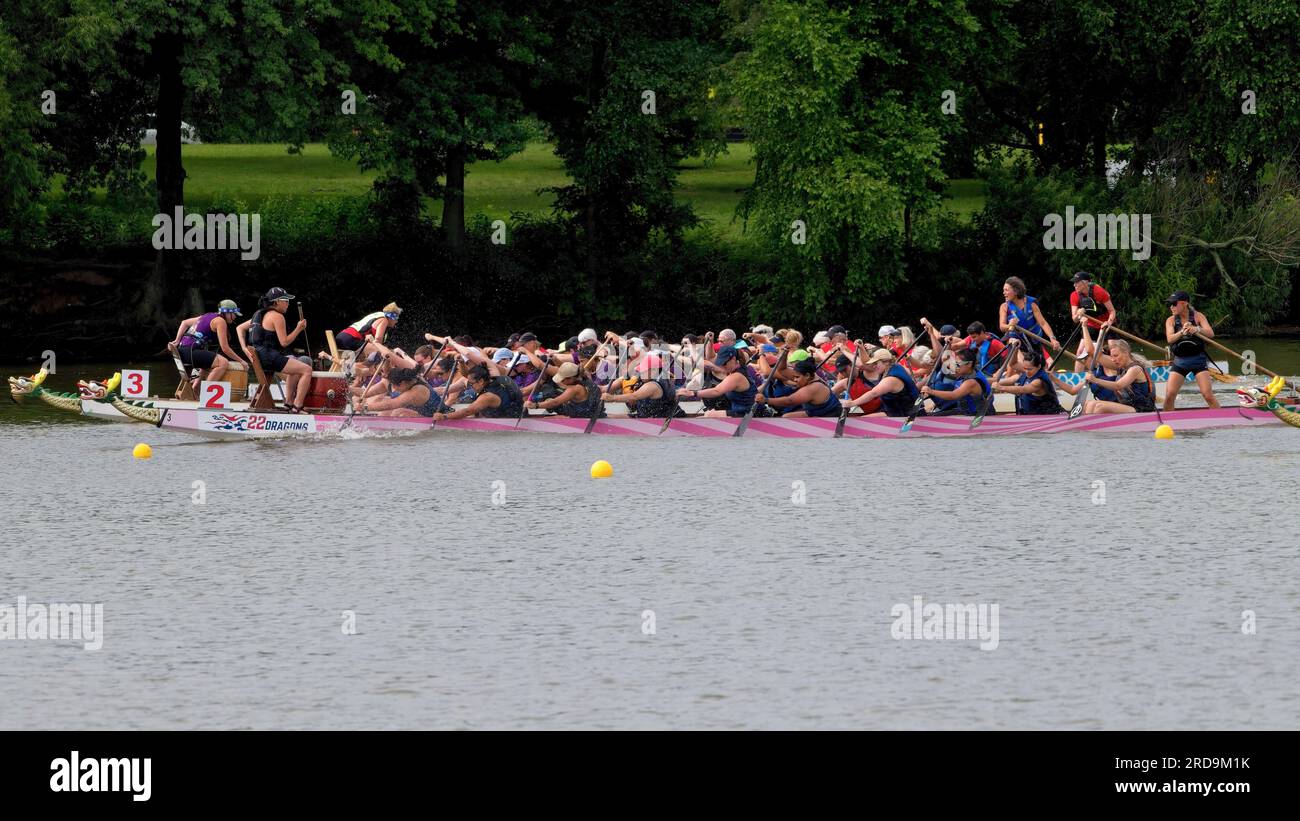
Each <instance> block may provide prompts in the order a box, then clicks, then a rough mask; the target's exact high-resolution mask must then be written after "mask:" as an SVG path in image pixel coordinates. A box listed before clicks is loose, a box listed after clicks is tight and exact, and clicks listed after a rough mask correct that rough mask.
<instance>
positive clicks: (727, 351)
mask: <svg viewBox="0 0 1300 821" xmlns="http://www.w3.org/2000/svg"><path fill="white" fill-rule="evenodd" d="M809 361H811V360H809ZM713 365H714V369H715V370H716V371H717V372H718V373H721V374H722V378H721V379H720V380H719V381H718V384H717V385H714V386H713V387H711V388H704V389H702V390H697V391H693V390H686V389H682V390H680V391H678V392H677V395H678V396H680V397H681V398H682V399H701V400H707V399H717V398H720V397H721V398H724V399H725V400H726V402H727V406H726V409H725V410H710V411H706V412H705V416H732V417H735V416H744V415H745V414H746V413H747V412H748V411H749V407H750V405H753V404H754V395H755V394H756V393H758V382H757V379H756V377H755V376H754V374H753V372H752V371H750V369H749V367H748V366H746V365H744V364H742V362H741V359H740V351H738V350H736V347H735V346H734V345H728V346H727V347H725V348H722V349H720V350H719V351H718V353H717V356H716V357H715V358H714V359H713Z"/></svg>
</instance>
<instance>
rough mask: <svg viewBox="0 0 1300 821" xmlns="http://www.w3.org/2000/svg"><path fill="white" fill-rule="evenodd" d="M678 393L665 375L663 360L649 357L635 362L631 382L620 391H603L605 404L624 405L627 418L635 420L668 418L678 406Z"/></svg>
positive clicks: (671, 381) (655, 356) (652, 356)
mask: <svg viewBox="0 0 1300 821" xmlns="http://www.w3.org/2000/svg"><path fill="white" fill-rule="evenodd" d="M619 387H620V388H621V387H622V386H621V385H619ZM680 393H685V391H681V392H680ZM678 394H679V391H678V390H677V387H676V386H675V385H674V384H673V380H672V379H669V378H668V376H667V374H666V373H665V370H664V365H663V358H662V357H661V356H660V355H659V354H650V355H648V356H646V357H645V358H643V359H642V360H641V361H640V362H638V363H637V367H636V381H635V382H634V383H632V384H631V385H629V386H627V389H623V390H621V392H613V391H606V392H605V393H604V396H603V398H604V400H605V402H607V403H608V402H623V403H626V404H627V412H628V415H630V416H634V417H636V418H637V419H667V418H668V416H669V415H670V414H671V413H672V412H673V409H674V408H675V407H676V406H677V396H678Z"/></svg>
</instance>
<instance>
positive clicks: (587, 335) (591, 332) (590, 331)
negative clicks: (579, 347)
mask: <svg viewBox="0 0 1300 821" xmlns="http://www.w3.org/2000/svg"><path fill="white" fill-rule="evenodd" d="M596 339H597V337H596V329H595V328H583V329H582V331H581V333H579V334H578V342H580V343H581V342H595V341H596Z"/></svg>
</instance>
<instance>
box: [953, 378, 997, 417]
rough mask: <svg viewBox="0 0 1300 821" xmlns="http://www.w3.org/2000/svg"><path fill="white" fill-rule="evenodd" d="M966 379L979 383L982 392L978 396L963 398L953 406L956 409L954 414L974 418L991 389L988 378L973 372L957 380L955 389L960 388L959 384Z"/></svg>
mask: <svg viewBox="0 0 1300 821" xmlns="http://www.w3.org/2000/svg"><path fill="white" fill-rule="evenodd" d="M968 379H974V380H975V381H976V382H979V383H980V388H981V389H982V390H983V391H984V392H983V393H982V394H980V395H979V396H963V397H962V398H961V399H958V400H957V401H956V402H954V403H953V404H954V405H955V406H956V407H957V410H956V411H955V413H958V414H962V415H965V416H974V415H975V414H977V413H979V409H980V407H981V406H982V405H983V403H984V400H985V399H987V398H988V395H989V394H990V393H992V391H993V389H992V388H991V387H990V386H989V378H988V377H987V376H985V375H984V374H983V373H981V372H980V371H975V372H974V373H972V374H971V375H970V376H966V377H963V378H961V379H958V380H957V382H956V385H957V387H961V384H962V383H963V382H965V381H967V380H968Z"/></svg>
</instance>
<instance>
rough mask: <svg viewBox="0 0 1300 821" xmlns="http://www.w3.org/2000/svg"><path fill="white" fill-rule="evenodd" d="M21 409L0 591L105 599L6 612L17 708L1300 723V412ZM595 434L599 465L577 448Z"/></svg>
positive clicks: (889, 722) (251, 719)
mask: <svg viewBox="0 0 1300 821" xmlns="http://www.w3.org/2000/svg"><path fill="white" fill-rule="evenodd" d="M18 418H20V417H16V416H15V415H14V414H13V412H12V409H11V408H7V409H6V410H5V411H4V420H5V421H7V422H13V421H15V420H16V419H18ZM0 432H2V433H3V434H4V435H5V437H6V446H5V454H6V461H7V463H8V464H7V467H8V476H9V477H10V481H9V482H6V483H4V484H3V485H2V486H0V506H2V507H3V509H4V510H6V511H7V512H8V513H7V519H8V521H7V522H6V525H7V529H8V534H9V537H8V538H7V539H6V542H5V547H4V554H3V556H4V561H3V563H2V565H0V567H2V569H0V581H2V582H3V584H0V603H13V602H14V600H15V598H16V597H17V596H19V595H24V596H26V597H27V599H28V600H29V601H30V602H42V601H45V602H48V601H98V602H103V603H104V610H105V622H106V624H105V630H106V639H105V642H104V648H103V649H102V650H101V651H99V652H97V653H95V652H84V651H82V650H81V649H80V647H79V646H74V645H71V644H65V643H57V642H28V641H23V642H15V641H4V642H0V654H2V655H0V686H2V687H3V688H4V691H5V692H8V693H20V692H21V693H22V694H23V696H22V697H21V698H8V699H4V700H3V702H0V727H4V728H22V729H27V728H46V729H52V728H67V729H72V728H124V727H125V728H164V727H174V728H320V727H334V728H403V727H406V728H444V727H451V728H463V727H475V728H485V727H488V728H505V727H532V728H572V727H636V728H652V727H718V728H723V727H762V728H834V727H858V728H1053V727H1057V728H1178V729H1190V728H1215V729H1218V728H1235V727H1260V728H1283V727H1285V728H1291V729H1294V728H1297V727H1300V696H1298V695H1297V692H1298V691H1297V688H1296V687H1295V681H1296V675H1297V672H1298V671H1297V650H1296V647H1297V638H1298V634H1300V630H1298V628H1300V604H1298V603H1300V576H1298V575H1297V574H1296V572H1295V567H1296V559H1297V544H1296V539H1295V533H1296V532H1297V526H1300V513H1298V512H1297V510H1298V508H1297V504H1296V490H1295V488H1296V477H1297V475H1298V471H1297V468H1300V431H1296V430H1294V429H1290V428H1274V429H1263V430H1247V429H1241V430H1216V431H1207V432H1199V433H1191V434H1182V435H1180V436H1179V437H1178V438H1177V439H1175V440H1174V441H1172V442H1157V441H1154V440H1151V439H1148V438H1146V437H1145V436H1128V435H1121V436H1114V435H1112V436H1105V435H1094V434H1079V435H1073V436H1047V437H1036V438H1030V437H1026V438H1022V439H1016V440H998V439H981V440H970V441H953V440H926V439H915V440H909V441H901V442H887V441H860V440H841V441H833V440H831V441H825V440H823V441H800V442H785V441H774V440H761V439H747V440H742V441H734V440H731V439H725V440H702V439H668V440H655V441H641V440H628V439H623V438H612V437H610V438H605V437H583V436H546V435H531V434H523V435H518V436H512V435H502V434H492V435H486V434H474V433H462V432H451V431H444V432H440V433H434V434H432V435H428V436H422V437H398V438H388V439H361V440H357V441H348V442H341V441H335V442H266V443H208V442H204V441H199V440H193V439H189V438H186V437H184V436H183V435H181V434H176V433H169V432H160V431H156V430H153V429H151V428H148V427H145V426H134V425H127V424H111V423H95V422H83V421H73V422H70V423H63V424H46V423H39V424H30V423H28V424H23V425H12V424H6V425H3V426H0ZM137 441H149V442H151V443H153V445H154V447H155V455H154V458H153V459H152V460H151V461H147V462H137V461H135V460H133V459H132V458H131V455H130V451H131V446H132V445H133V444H135V443H136V442H137ZM598 458H604V459H608V460H610V461H611V462H612V463H613V465H614V468H615V471H616V473H615V477H614V478H613V479H612V480H607V481H593V480H591V479H589V478H588V476H587V469H588V466H589V465H590V463H591V462H592V461H594V460H595V459H598ZM196 480H201V481H203V482H205V483H206V494H207V504H206V505H205V506H196V505H194V504H192V503H191V493H192V490H191V483H192V482H194V481H196ZM498 480H500V481H504V482H505V486H504V489H505V494H506V500H505V504H504V505H503V506H494V505H493V504H492V495H493V490H494V487H493V483H494V482H495V481H498ZM1095 480H1102V481H1104V482H1105V483H1106V504H1105V505H1102V506H1094V505H1093V504H1092V497H1093V494H1094V492H1095V490H1094V488H1093V487H1092V483H1093V482H1094V481H1095ZM795 481H802V482H804V483H805V486H806V493H807V503H806V504H805V505H803V506H797V505H795V504H793V503H792V501H791V496H792V492H793V491H792V482H795ZM498 487H499V486H498ZM916 595H921V596H923V597H924V598H925V600H926V601H927V602H939V603H944V602H951V603H957V602H962V603H966V602H971V603H975V602H984V603H998V604H999V606H1000V646H999V647H998V649H997V650H995V651H992V652H983V651H981V650H980V649H979V647H978V642H976V641H896V640H894V639H893V638H891V636H890V626H891V622H892V618H891V616H890V609H891V607H892V606H893V605H894V604H896V603H904V604H907V603H910V602H911V601H912V597H913V596H916ZM647 609H650V610H653V611H654V612H655V622H656V624H655V627H656V632H655V634H654V635H646V634H644V633H643V632H642V623H643V622H642V613H643V611H645V610H647ZM1247 609H1250V610H1254V611H1255V612H1256V614H1257V617H1258V633H1257V634H1256V635H1243V634H1242V632H1241V629H1240V628H1241V620H1242V611H1243V610H1247ZM344 610H353V611H355V612H356V618H357V629H358V634H357V635H353V636H346V635H343V634H342V632H341V630H340V624H341V614H342V611H344Z"/></svg>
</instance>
